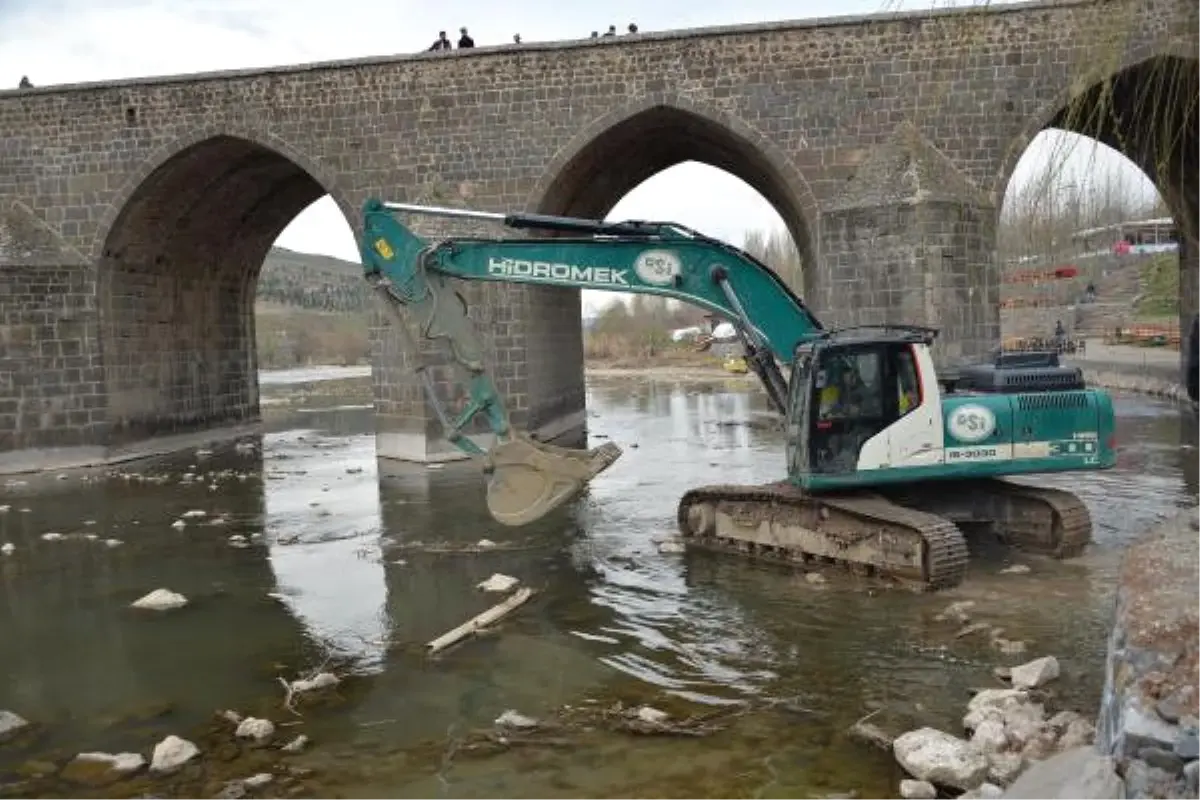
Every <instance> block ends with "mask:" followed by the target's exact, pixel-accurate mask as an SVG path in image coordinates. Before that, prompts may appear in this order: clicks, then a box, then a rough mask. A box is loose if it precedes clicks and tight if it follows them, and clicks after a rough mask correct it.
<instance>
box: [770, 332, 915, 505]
mask: <svg viewBox="0 0 1200 800" xmlns="http://www.w3.org/2000/svg"><path fill="white" fill-rule="evenodd" d="M851 330H854V329H851ZM930 338H931V334H930V333H928V332H927V329H922V328H915V329H910V328H907V327H906V328H903V329H901V331H900V332H899V333H890V332H889V333H887V334H884V335H874V336H846V335H844V334H843V333H840V332H833V333H831V334H828V335H825V336H822V337H821V338H818V339H816V340H812V341H806V342H802V343H800V344H799V345H797V347H796V349H795V353H794V358H793V361H792V375H791V380H790V382H789V398H788V408H787V433H788V443H787V459H788V471H789V475H790V477H791V479H792V481H793V482H795V483H798V484H799V485H801V486H803V487H805V488H810V487H811V485H812V484H813V482H814V480H815V479H817V478H821V479H822V480H821V483H822V485H823V486H828V485H829V481H828V479H829V478H833V477H835V476H851V475H854V474H855V473H857V472H858V471H859V469H860V466H859V465H860V462H861V458H862V455H863V448H864V446H865V445H866V444H867V442H868V441H870V440H872V439H874V438H875V437H876V436H877V435H878V434H880V433H881V432H883V431H885V430H887V429H888V428H890V427H892V426H893V425H895V424H896V423H897V422H898V421H899V420H900V419H902V418H903V417H905V416H907V415H909V414H912V413H914V412H916V411H917V410H918V409H919V408H921V407H922V406H923V405H925V403H923V398H922V391H921V381H920V372H919V369H918V366H917V363H918V359H917V351H916V348H917V347H919V346H921V345H922V344H925V345H928V339H930Z"/></svg>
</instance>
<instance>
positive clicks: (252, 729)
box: [233, 717, 275, 742]
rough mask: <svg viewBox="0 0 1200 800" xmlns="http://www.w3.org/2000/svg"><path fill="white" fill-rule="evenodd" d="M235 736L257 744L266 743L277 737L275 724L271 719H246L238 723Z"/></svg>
mask: <svg viewBox="0 0 1200 800" xmlns="http://www.w3.org/2000/svg"><path fill="white" fill-rule="evenodd" d="M233 735H234V736H237V737H238V738H239V739H253V740H254V741H256V742H265V741H266V740H267V739H270V738H271V737H272V736H274V735H275V723H274V722H271V720H269V719H259V718H258V717H246V718H245V719H243V720H242V721H241V722H239V723H238V726H237V730H236V731H234V734H233Z"/></svg>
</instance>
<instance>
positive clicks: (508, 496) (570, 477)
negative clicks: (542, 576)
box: [487, 432, 621, 526]
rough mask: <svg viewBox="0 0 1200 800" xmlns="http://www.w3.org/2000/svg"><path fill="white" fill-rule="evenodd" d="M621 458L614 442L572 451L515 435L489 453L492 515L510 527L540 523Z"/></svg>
mask: <svg viewBox="0 0 1200 800" xmlns="http://www.w3.org/2000/svg"><path fill="white" fill-rule="evenodd" d="M620 457H621V448H620V447H617V445H615V444H613V443H612V442H606V443H605V444H602V445H601V446H599V447H596V448H593V449H591V450H571V449H568V448H565V447H556V446H554V445H551V444H545V443H543V442H538V441H534V440H533V439H531V438H530V437H529V435H528V434H526V433H522V432H514V433H513V435H512V438H511V439H507V440H505V441H502V442H500V443H498V444H497V445H496V446H495V447H493V448H492V449H491V451H489V453H488V460H487V470H488V471H489V472H490V473H491V475H490V479H489V480H488V488H487V504H488V511H490V512H491V514H492V516H493V517H494V518H495V519H496V520H497V521H498V522H501V523H503V524H505V525H512V526H519V525H526V524H528V523H530V522H533V521H535V520H538V519H541V518H542V517H544V516H545V515H546V514H548V513H550V512H551V511H553V510H554V509H556V508H558V507H559V506H561V505H562V504H563V503H565V502H567V501H568V500H570V499H571V498H573V497H575V496H576V495H577V494H579V492H581V491H583V488H584V486H586V485H587V482H588V481H590V480H591V479H592V478H594V477H596V476H597V475H599V474H600V473H601V472H603V471H604V470H606V469H608V468H609V467H610V466H611V465H612V464H613V462H614V461H616V460H617V459H618V458H620Z"/></svg>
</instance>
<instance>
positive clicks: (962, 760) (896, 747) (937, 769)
mask: <svg viewBox="0 0 1200 800" xmlns="http://www.w3.org/2000/svg"><path fill="white" fill-rule="evenodd" d="M892 752H893V753H894V754H895V756H896V761H897V762H898V763H899V764H900V766H901V767H903V768H904V769H905V771H906V772H908V773H909V774H910V775H912V776H913V777H915V778H917V779H919V780H923V781H929V782H930V783H933V784H937V785H939V786H949V787H951V788H954V789H960V790H962V791H967V790H969V789H974V788H975V787H976V786H979V785H980V784H981V783H983V781H984V779H985V778H986V777H987V773H988V759H987V756H985V755H984V754H983V751H981V750H980V749H979V748H978V747H975V746H974V745H972V744H971V743H970V742H967V741H965V740H963V739H960V738H958V737H957V736H951V735H950V734H948V733H945V732H944V731H939V730H936V729H935V728H918V729H917V730H915V731H909V732H908V733H905V734H902V735H900V736H898V737H897V738H896V741H894V742H893V743H892Z"/></svg>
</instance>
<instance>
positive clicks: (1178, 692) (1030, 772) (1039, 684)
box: [859, 507, 1200, 798]
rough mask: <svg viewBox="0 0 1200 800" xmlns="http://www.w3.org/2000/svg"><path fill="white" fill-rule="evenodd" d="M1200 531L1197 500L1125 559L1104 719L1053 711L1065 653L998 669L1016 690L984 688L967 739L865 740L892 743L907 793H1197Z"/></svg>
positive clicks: (921, 732) (967, 723)
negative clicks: (905, 776)
mask: <svg viewBox="0 0 1200 800" xmlns="http://www.w3.org/2000/svg"><path fill="white" fill-rule="evenodd" d="M1198 529H1200V523H1198V519H1197V509H1196V508H1195V507H1192V508H1189V509H1187V510H1185V511H1182V512H1180V513H1178V514H1177V515H1176V516H1174V517H1173V518H1171V519H1169V520H1167V521H1165V522H1163V523H1161V524H1160V525H1158V526H1156V527H1155V528H1153V529H1151V530H1150V531H1148V532H1147V533H1146V534H1145V535H1143V536H1142V537H1141V538H1140V539H1138V541H1136V542H1135V543H1134V544H1132V545H1131V546H1130V548H1129V550H1128V551H1127V553H1126V554H1125V557H1124V559H1123V563H1122V567H1121V571H1120V576H1119V586H1118V589H1117V599H1116V613H1115V616H1114V620H1113V628H1112V635H1111V637H1110V640H1109V648H1108V661H1107V668H1106V675H1105V687H1104V692H1103V696H1102V700H1101V706H1100V711H1099V715H1098V719H1097V723H1096V725H1095V726H1093V725H1092V723H1091V722H1090V721H1089V720H1088V719H1087V718H1085V717H1084V716H1083V715H1081V714H1079V713H1076V712H1074V711H1071V710H1068V709H1062V710H1058V711H1055V712H1052V711H1051V709H1052V708H1053V705H1054V693H1053V691H1052V687H1053V685H1054V684H1055V683H1056V682H1057V681H1059V680H1060V669H1059V665H1058V661H1057V660H1056V659H1055V658H1054V657H1053V656H1044V657H1042V658H1038V659H1035V660H1033V661H1030V662H1028V663H1026V664H1023V665H1021V666H1017V667H1013V668H1012V669H1006V668H1002V667H1001V668H997V670H996V677H997V679H998V680H1001V681H1005V680H1006V681H1009V682H1010V683H1011V685H1010V686H1008V687H1005V688H984V689H980V690H978V691H977V692H976V693H975V695H974V697H972V698H971V700H970V702H968V703H967V707H966V714H965V716H964V717H963V719H962V728H963V735H958V734H957V733H948V732H945V731H941V730H937V729H934V728H929V727H925V728H919V729H917V730H913V731H909V732H908V733H905V734H903V735H902V736H899V737H897V738H896V739H895V740H891V739H890V738H889V737H887V736H886V734H883V733H882V732H880V731H875V730H872V729H871V726H869V725H865V726H859V727H862V728H865V730H861V731H859V733H860V738H866V739H869V740H874V741H877V742H879V741H882V742H883V743H884V745H885V746H890V747H891V750H892V752H893V754H894V755H895V758H896V761H897V762H898V763H899V765H900V766H901V768H902V769H903V770H904V771H905V772H906V773H907V774H908V775H909V776H911V779H905V780H903V781H902V782H901V784H900V787H899V792H900V795H901V796H902V797H906V798H933V797H938V796H946V795H947V794H949V795H957V796H958V797H959V798H977V797H1013V798H1016V797H1073V798H1183V797H1196V796H1197V793H1198V786H1197V773H1198V771H1200V760H1198V758H1200V742H1198V740H1197V736H1198V730H1197V719H1198V716H1200V709H1198V705H1197V704H1198V690H1197V685H1198V684H1200V668H1198V664H1200V659H1198V655H1197V649H1198V648H1197V635H1196V634H1197V630H1198V626H1200V621H1198V619H1197V613H1198V609H1200V583H1198V571H1200V570H1198V561H1200V537H1198V536H1197V530H1198ZM945 613H946V614H947V615H950V616H954V615H957V616H958V618H959V620H960V621H965V616H966V608H964V607H963V606H962V604H961V603H959V604H953V605H952V606H951V607H950V608H948V609H947V611H946V612H945ZM977 624H978V623H977Z"/></svg>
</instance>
